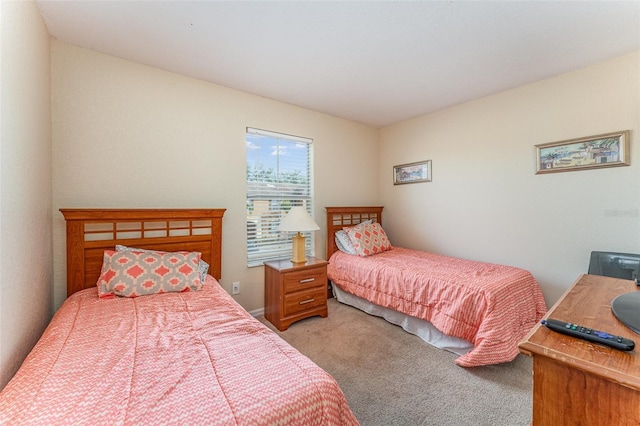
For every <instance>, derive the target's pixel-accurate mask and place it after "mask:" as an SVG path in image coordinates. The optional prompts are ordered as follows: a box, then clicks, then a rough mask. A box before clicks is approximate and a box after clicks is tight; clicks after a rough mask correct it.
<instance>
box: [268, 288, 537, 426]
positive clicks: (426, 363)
mask: <svg viewBox="0 0 640 426" xmlns="http://www.w3.org/2000/svg"><path fill="white" fill-rule="evenodd" d="M260 320H261V321H263V322H264V323H265V324H267V325H268V326H269V327H270V328H271V329H272V330H274V331H276V332H277V333H278V334H279V335H280V336H281V337H282V338H283V339H284V340H286V341H287V342H289V343H290V344H291V345H292V346H294V347H295V348H297V349H298V350H299V351H300V352H302V353H303V354H305V355H306V356H308V357H309V358H311V359H312V360H313V361H314V362H315V363H316V364H318V365H319V366H320V367H322V368H323V369H325V370H326V371H328V372H329V373H330V374H331V375H332V376H333V377H334V378H335V379H336V381H337V382H338V383H339V384H340V387H341V388H342V390H343V392H344V394H345V396H346V398H347V401H348V403H349V406H350V407H351V409H352V410H353V412H354V414H355V415H356V417H357V418H358V420H359V421H360V424H361V425H363V426H377V425H380V426H382V425H385V426H389V425H491V426H498V425H505V426H517V425H528V424H530V421H531V389H532V388H531V387H532V377H531V366H532V362H531V359H530V358H528V357H526V356H523V355H519V356H518V358H516V359H515V360H514V361H512V362H510V363H505V364H500V365H493V366H486V367H475V368H469V369H465V368H462V367H458V366H457V365H455V363H454V360H455V359H456V357H457V355H455V354H453V353H450V352H447V351H444V350H440V349H437V348H434V347H432V346H430V345H428V344H426V343H424V342H423V341H422V340H420V339H419V338H418V337H416V336H413V335H411V334H409V333H406V332H405V331H404V330H402V329H401V328H400V327H398V326H395V325H392V324H389V323H388V322H386V321H385V320H384V319H381V318H377V317H373V316H371V315H368V314H366V313H364V312H362V311H360V310H358V309H355V308H352V307H350V306H347V305H342V304H340V303H338V302H337V301H336V300H335V299H330V300H329V317H328V318H320V317H314V318H308V319H306V320H302V321H299V322H297V323H295V324H293V325H292V326H291V327H289V329H288V330H287V331H284V332H278V331H277V330H276V329H275V327H273V326H272V325H271V323H269V322H268V321H266V320H265V319H264V318H260Z"/></svg>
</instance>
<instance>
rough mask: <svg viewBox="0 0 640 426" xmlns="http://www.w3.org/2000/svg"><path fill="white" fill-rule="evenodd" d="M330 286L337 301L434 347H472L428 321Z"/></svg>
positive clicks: (461, 349) (458, 351) (461, 350)
mask: <svg viewBox="0 0 640 426" xmlns="http://www.w3.org/2000/svg"><path fill="white" fill-rule="evenodd" d="M331 288H332V289H333V295H334V297H335V298H336V300H337V301H338V302H340V303H343V304H345V305H349V306H353V307H354V308H358V309H360V310H361V311H364V312H366V313H368V314H370V315H374V316H376V317H382V318H384V319H385V320H387V321H388V322H390V323H391V324H395V325H398V326H400V327H402V328H403V329H404V330H405V331H406V332H408V333H411V334H414V335H416V336H418V337H419V338H420V339H422V340H424V341H425V342H426V343H428V344H430V345H432V346H435V347H436V348H439V349H444V350H447V351H449V352H453V353H455V354H458V355H464V354H466V353H467V352H469V351H471V349H473V344H471V342H469V341H467V340H464V339H461V338H459V337H453V336H448V335H446V334H444V333H443V332H441V331H440V330H438V329H437V328H436V327H435V326H434V325H433V324H431V323H430V322H429V321H425V320H423V319H420V318H416V317H412V316H409V315H406V314H403V313H402V312H398V311H394V310H393V309H389V308H385V307H383V306H379V305H376V304H374V303H371V302H369V301H368V300H365V299H363V298H361V297H358V296H355V295H353V294H351V293H347V292H346V291H344V290H342V289H341V288H340V287H338V286H337V285H335V284H332V285H331Z"/></svg>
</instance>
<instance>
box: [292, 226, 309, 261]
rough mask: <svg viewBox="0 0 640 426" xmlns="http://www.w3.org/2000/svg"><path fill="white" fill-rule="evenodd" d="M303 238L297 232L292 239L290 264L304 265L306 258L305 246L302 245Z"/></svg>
mask: <svg viewBox="0 0 640 426" xmlns="http://www.w3.org/2000/svg"><path fill="white" fill-rule="evenodd" d="M304 240H305V238H304V236H303V235H302V234H300V233H299V232H298V234H297V235H296V236H295V237H293V254H292V256H293V257H292V258H291V263H306V262H307V258H306V257H305V244H304Z"/></svg>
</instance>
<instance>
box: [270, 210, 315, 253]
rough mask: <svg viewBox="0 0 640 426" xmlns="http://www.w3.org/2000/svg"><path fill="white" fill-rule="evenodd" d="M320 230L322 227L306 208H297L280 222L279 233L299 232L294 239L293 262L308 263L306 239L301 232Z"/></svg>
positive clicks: (290, 211)
mask: <svg viewBox="0 0 640 426" xmlns="http://www.w3.org/2000/svg"><path fill="white" fill-rule="evenodd" d="M318 229H320V227H319V226H318V224H317V223H315V222H314V221H313V218H312V217H311V215H309V213H307V210H306V209H305V208H304V207H302V206H296V207H292V208H291V210H289V213H287V215H286V216H285V217H284V219H282V221H281V222H280V226H278V231H281V232H297V234H296V236H295V237H293V249H292V252H293V253H292V258H291V262H293V263H305V262H306V261H307V259H306V257H305V241H304V240H305V238H304V236H303V235H301V234H300V232H307V231H317V230H318Z"/></svg>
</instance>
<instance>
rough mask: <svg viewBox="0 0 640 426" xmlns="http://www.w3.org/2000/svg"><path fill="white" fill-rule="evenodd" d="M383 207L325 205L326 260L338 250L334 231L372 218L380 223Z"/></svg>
mask: <svg viewBox="0 0 640 426" xmlns="http://www.w3.org/2000/svg"><path fill="white" fill-rule="evenodd" d="M383 208H384V207H325V209H326V210H327V260H329V258H330V257H331V255H332V254H333V253H334V252H335V251H337V250H338V247H337V246H336V232H338V231H339V230H341V229H342V228H344V227H345V226H353V225H357V224H359V223H360V222H364V221H365V220H369V219H371V220H373V221H374V222H378V223H379V224H380V225H382V209H383Z"/></svg>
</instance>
